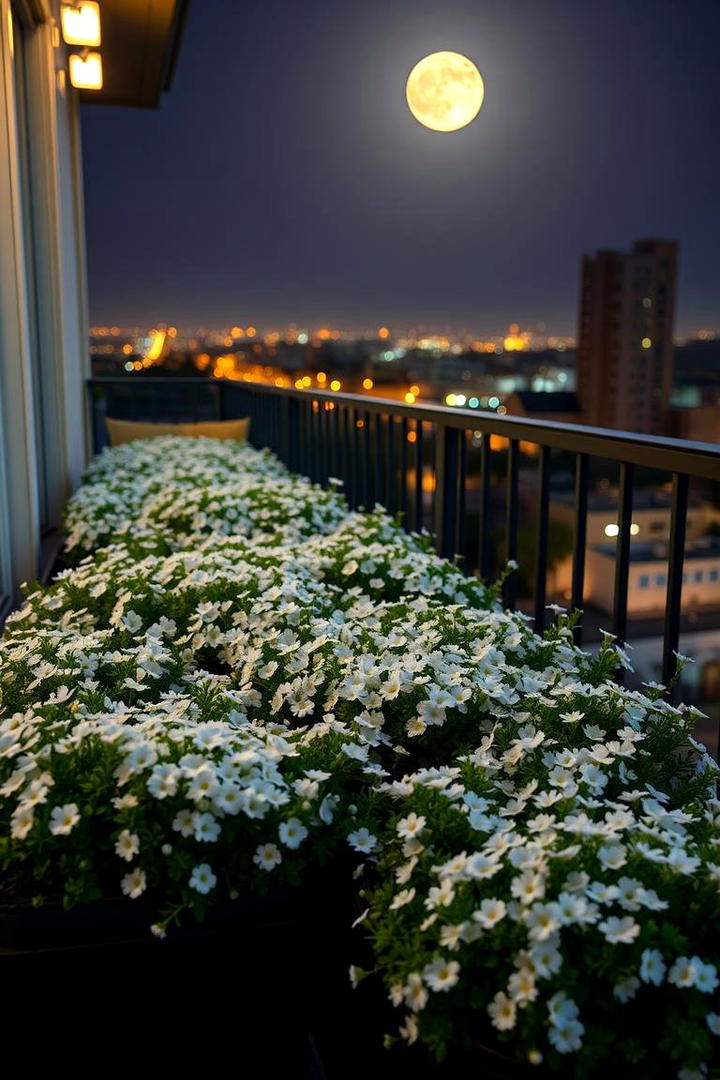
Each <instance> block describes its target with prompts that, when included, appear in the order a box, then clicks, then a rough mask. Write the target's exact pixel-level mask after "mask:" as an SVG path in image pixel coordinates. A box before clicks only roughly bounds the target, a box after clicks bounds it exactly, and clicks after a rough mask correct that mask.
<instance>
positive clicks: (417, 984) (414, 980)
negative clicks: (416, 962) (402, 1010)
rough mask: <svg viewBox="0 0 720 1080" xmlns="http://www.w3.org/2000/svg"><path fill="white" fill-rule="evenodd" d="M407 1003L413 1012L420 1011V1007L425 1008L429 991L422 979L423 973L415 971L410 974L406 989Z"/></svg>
mask: <svg viewBox="0 0 720 1080" xmlns="http://www.w3.org/2000/svg"><path fill="white" fill-rule="evenodd" d="M403 993H404V998H405V1004H406V1005H407V1006H409V1008H411V1009H412V1010H413V1012H419V1011H420V1009H424V1008H425V1006H426V1005H427V1000H428V992H427V990H426V989H425V986H424V985H423V981H422V975H420V974H419V973H418V972H416V971H413V972H411V973H410V975H408V981H407V985H406V986H405V990H404V992H403Z"/></svg>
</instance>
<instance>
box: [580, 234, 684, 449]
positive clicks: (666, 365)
mask: <svg viewBox="0 0 720 1080" xmlns="http://www.w3.org/2000/svg"><path fill="white" fill-rule="evenodd" d="M676 273H677V244H676V243H675V242H674V241H670V240H638V241H637V242H636V243H635V245H634V247H633V249H632V251H630V252H627V253H626V252H621V251H599V252H598V253H597V254H596V255H595V256H594V257H588V256H586V257H585V258H584V259H583V263H582V282H581V294H580V318H579V328H578V349H577V375H578V398H579V401H580V406H581V409H582V413H583V420H584V422H585V423H586V424H590V425H592V426H593V427H606V428H616V429H620V430H626V431H640V432H646V433H648V434H656V435H661V434H666V433H667V428H668V420H669V418H668V409H669V402H670V391H671V386H672V369H673V353H674V347H673V324H674V315H675V279H676Z"/></svg>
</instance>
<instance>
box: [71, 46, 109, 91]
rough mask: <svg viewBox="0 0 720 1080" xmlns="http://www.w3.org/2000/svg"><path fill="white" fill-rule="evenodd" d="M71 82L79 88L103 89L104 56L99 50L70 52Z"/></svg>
mask: <svg viewBox="0 0 720 1080" xmlns="http://www.w3.org/2000/svg"><path fill="white" fill-rule="evenodd" d="M68 68H69V71H70V82H71V83H72V84H73V86H74V87H76V88H77V89H78V90H102V85H103V71H102V57H101V56H100V53H99V52H89V53H84V54H80V53H70V56H69V57H68Z"/></svg>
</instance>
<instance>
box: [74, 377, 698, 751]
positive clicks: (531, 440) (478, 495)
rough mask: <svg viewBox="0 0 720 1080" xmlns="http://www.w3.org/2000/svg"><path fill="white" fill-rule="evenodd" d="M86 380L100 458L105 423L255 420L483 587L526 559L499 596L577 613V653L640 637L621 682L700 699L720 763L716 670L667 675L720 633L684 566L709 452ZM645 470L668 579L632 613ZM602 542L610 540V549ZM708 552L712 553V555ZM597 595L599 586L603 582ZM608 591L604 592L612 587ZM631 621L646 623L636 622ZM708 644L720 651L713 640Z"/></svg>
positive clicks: (309, 401)
mask: <svg viewBox="0 0 720 1080" xmlns="http://www.w3.org/2000/svg"><path fill="white" fill-rule="evenodd" d="M87 387H88V401H89V409H90V415H91V426H92V440H93V448H94V450H95V451H99V450H100V449H101V448H102V447H103V446H104V445H106V443H107V434H106V430H105V425H104V417H105V416H106V415H107V416H113V417H116V418H122V419H132V420H143V421H168V422H181V421H198V420H213V419H216V420H223V419H234V418H239V417H244V416H250V417H251V418H252V429H251V436H250V437H251V441H252V443H253V444H254V445H255V446H258V447H263V446H267V447H269V448H270V449H272V450H273V451H274V452H275V453H276V454H277V455H278V456H279V457H280V459H281V460H282V461H284V462H285V463H286V465H287V466H288V467H289V468H290V469H292V470H293V471H296V472H299V473H301V474H303V475H307V476H309V477H310V478H311V479H312V480H313V481H315V482H317V483H320V484H327V483H328V481H329V479H330V478H331V477H335V478H337V479H339V480H341V481H342V483H343V490H344V492H345V495H346V498H347V500H348V502H349V505H350V507H351V508H352V509H357V508H371V507H373V506H374V505H375V504H376V503H379V504H381V505H382V506H383V507H385V508H386V509H387V510H388V511H389V512H390V513H391V514H398V515H399V516H400V520H401V521H402V523H403V525H404V527H405V528H406V529H408V530H417V531H420V530H427V531H429V532H431V533H432V534H433V536H434V538H435V546H436V549H437V551H438V554H440V555H442V556H444V557H446V558H449V559H453V558H454V559H457V560H458V562H459V565H460V566H461V567H462V568H463V569H464V570H465V571H466V573H468V574H469V575H479V576H480V577H482V578H484V579H489V578H491V577H492V576H496V575H497V574H499V573H500V572H501V571H502V569H503V567H504V565H505V564H506V563H507V562H509V561H513V562H518V561H520V562H521V566H520V572H519V573H514V574H511V575H509V576H508V578H507V580H506V582H505V584H504V587H503V602H504V604H505V606H506V607H507V608H508V609H509V610H511V611H512V610H516V609H520V610H522V611H524V612H526V613H528V614H529V615H530V616H531V617H532V621H533V626H534V628H535V630H536V631H537V632H542V631H543V630H544V629H545V627H546V626H547V625H548V622H549V621H551V620H552V618H553V611H554V609H555V606H556V605H557V604H558V602H559V605H560V606H562V607H564V608H566V609H569V610H581V611H583V617H582V618H581V619H579V621H578V622H577V624H576V625H575V626H574V629H573V637H574V640H575V642H576V643H577V644H583V643H585V644H586V645H587V646H588V647H589V648H591V649H593V648H597V645H598V642H599V641H601V640H602V637H603V635H604V633H605V632H608V633H611V634H613V635H614V637H615V639H616V640H617V641H618V642H620V643H623V644H625V643H627V644H630V645H632V644H633V642H634V643H635V645H636V651H637V653H638V655H639V657H640V658H641V663H640V665H639V667H640V671H639V673H638V674H633V673H631V672H627V671H624V670H619V671H618V675H617V677H618V681H620V682H622V681H625V680H626V681H627V684H628V685H629V686H633V685H635V686H640V685H641V683H642V681H643V679H645V680H647V679H651V680H655V681H659V682H662V683H663V684H664V685H666V686H668V687H670V689H669V690H668V692H667V693H668V697H669V699H670V700H678V699H679V697H684V698H685V699H687V698H688V697H690V700H694V701H698V702H700V703H701V708H702V707H703V706H704V707H705V708H706V709H708V711H709V716H708V717H707V718H706V719H705V720H703V721H702V722H701V723H700V725H699V728H698V732H697V734H698V737H699V738H701V739H702V740H703V741H704V742H705V743H706V745H708V746H709V747H710V748H711V749H712V751H713V752H714V753H715V754H717V747H718V723H719V722H720V709H718V705H717V678H718V676H717V672H716V668H717V664H714V662H713V661H712V660H711V661H710V662H709V665H708V666H709V671H708V673H707V675H706V680H707V685H706V687H705V688H703V687H702V686H698V685H697V683H695V684H693V683H689V682H687V681H686V683H685V685H683V682H682V679H678V680H675V682H673V680H674V679H675V675H676V668H677V659H676V657H677V653H678V651H679V648H680V643H681V634H693V633H695V634H698V633H700V632H702V631H710V633H711V634H712V633H713V631H715V632H716V633H717V636H718V637H720V631H718V627H720V600H719V601H718V602H714V600H713V594H712V592H710V595H709V602H708V603H707V604H698V603H697V602H696V603H695V604H692V605H691V604H689V603H688V591H689V590H688V587H687V586H688V582H687V578H688V571H687V569H686V566H687V567H692V565H693V564H694V559H693V558H692V557H691V556H693V555H694V554H696V553H697V552H696V550H695V549H691V548H690V543H689V541H687V539H686V534H687V522H688V506H689V493H690V491H691V485H692V489H693V490H700V491H703V492H705V494H706V497H707V498H715V499H717V493H718V491H719V490H720V448H718V447H717V446H715V445H712V444H707V443H692V442H687V441H683V440H678V439H661V438H657V437H655V436H652V437H651V436H643V435H636V434H632V433H627V432H616V431H609V430H603V429H599V428H589V427H583V426H580V425H576V424H564V423H559V422H549V421H539V420H532V419H518V418H514V417H510V416H501V415H498V414H496V413H491V412H477V411H474V410H469V409H460V408H449V407H445V406H440V405H424V406H419V405H417V404H412V405H408V404H403V403H399V402H397V401H391V400H384V399H380V398H376V397H369V396H368V397H365V396H359V395H351V394H341V393H335V392H331V391H323V390H295V389H283V388H277V387H275V386H268V385H264V384H261V383H242V384H238V383H237V382H233V381H225V380H218V379H205V378H185V377H162V376H159V377H158V376H153V375H141V376H138V377H133V376H130V377H117V378H113V377H97V378H92V379H90V380H89V381H88V384H87ZM599 463H602V465H603V467H604V469H605V471H606V472H608V473H611V472H612V471H613V470H615V474H616V475H617V479H618V492H617V497H616V498H615V499H613V498H610V499H607V498H606V501H607V502H609V504H610V505H612V504H613V502H614V503H615V511H614V512H613V514H612V516H613V517H616V518H617V524H616V525H613V526H609V527H608V533H607V534H606V536H603V541H604V542H603V543H602V544H597V543H595V542H591V541H589V540H588V506H589V501H590V499H591V477H592V475H593V472H595V473H597V468H596V466H597V465H598V464H599ZM569 471H571V472H572V475H573V481H574V483H573V489H572V492H571V493H567V492H563V510H564V512H565V518H567V514H568V512H570V514H571V521H572V550H571V554H570V556H569V559H568V573H569V585H570V587H569V589H564V590H563V591H562V593H559V592H558V589H557V575H553V572H552V569H551V563H552V560H553V550H552V543H551V541H552V530H553V500H552V493H553V478H554V477H557V475H558V473H562V475H563V477H567V475H568V472H569ZM638 477H640V478H641V479H642V480H643V483H644V485H645V489H647V487H648V485H649V484H652V486H653V490H655V489H657V488H658V487H660V486H663V487H664V488H665V489H666V490H667V497H666V498H664V499H662V500H661V502H662V504H663V505H664V506H665V507H666V516H667V529H666V537H665V541H664V543H663V544H657V543H656V544H655V545H654V547H653V556H652V559H653V563H652V565H653V566H655V564H656V563H657V564H658V566H661V567H662V570H661V571H658V572H657V580H659V581H660V583H661V584H660V585H659V586H658V585H657V584H656V586H655V588H656V592H657V593H658V594H659V595H660V597H661V599H660V601H656V602H655V605H654V609H653V608H652V607H651V608H650V609H647V605H646V608H645V609H642V608H640V607H639V606H638V605H639V602H640V601H641V600H642V599H643V597H642V588H643V587H644V582H643V574H642V573H640V575H639V576H638V574H636V573H634V569H633V565H634V563H636V562H637V559H636V555H640V554H641V551H640V546H639V544H638V541H637V540H635V538H634V537H635V533H636V530H637V529H638V526H637V525H636V524H635V523H634V517H633V503H634V495H635V492H636V490H637V491H639V493H640V495H642V494H643V492H644V490H645V489H641V488H640V487H639V484H638ZM566 486H567V485H566ZM637 501H638V502H639V501H640V499H639V498H638V500H637ZM646 501H647V500H646ZM655 501H656V502H657V501H658V499H657V497H655ZM638 516H639V515H638ZM607 535H612V536H615V537H616V539H615V540H614V544H612V546H611V545H609V544H608V542H607ZM644 539H645V538H644V537H643V540H644ZM638 540H639V538H638ZM693 543H695V542H693ZM645 546H647V545H645ZM521 551H522V555H523V556H524V558H525V560H527V561H526V562H523V560H522V558H521ZM711 555H712V560H714V559H715V558H716V555H715V553H714V549H711ZM588 558H589V559H590V560H591V561H592V560H595V561H598V560H599V561H600V562H601V563H605V564H608V565H611V566H612V571H611V573H612V583H611V587H610V591H611V611H610V612H609V613H608V612H607V611H603V610H602V609H600V608H598V607H597V605H596V604H593V599H594V597H593V595H592V594H591V593H590V592H589V586H588ZM712 560H711V561H712ZM695 565H698V564H695ZM719 565H720V563H719ZM646 566H647V560H646V561H645V562H643V563H642V567H643V568H646ZM713 570H714V568H711V570H710V571H708V573H713ZM691 572H692V571H691ZM597 576H598V575H597V571H596V578H597ZM684 586H685V588H684ZM595 587H596V590H598V591H599V590H600V585H598V584H597V582H596V585H595ZM602 587H604V588H605V590H606V591H607V589H608V582H607V581H603V582H602ZM705 589H706V590H708V589H709V585H706V586H705ZM696 592H697V590H696ZM633 600H634V601H635V605H636V606H638V610H637V611H634V610H633ZM550 604H552V606H549V605H550ZM658 608H660V610H658ZM633 614H637V615H642V616H643V617H642V618H639V619H633V618H632V617H631V616H632V615H633ZM635 639H637V640H635ZM713 641H715V637H714V636H713ZM715 648H716V649H717V651H718V656H719V657H720V644H717V643H716V644H715ZM632 656H633V654H632V652H631V661H632ZM693 687H694V688H693Z"/></svg>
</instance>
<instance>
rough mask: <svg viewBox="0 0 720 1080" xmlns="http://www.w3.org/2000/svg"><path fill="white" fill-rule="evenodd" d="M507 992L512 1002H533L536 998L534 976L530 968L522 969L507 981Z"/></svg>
mask: <svg viewBox="0 0 720 1080" xmlns="http://www.w3.org/2000/svg"><path fill="white" fill-rule="evenodd" d="M508 991H509V992H510V996H511V997H512V999H513V1001H517V1002H525V1001H535V999H536V998H537V996H538V992H537V987H536V985H535V974H534V972H533V971H532V969H531V968H527V967H522V968H520V970H519V971H516V972H514V974H512V975H511V976H510V979H509V981H508Z"/></svg>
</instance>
